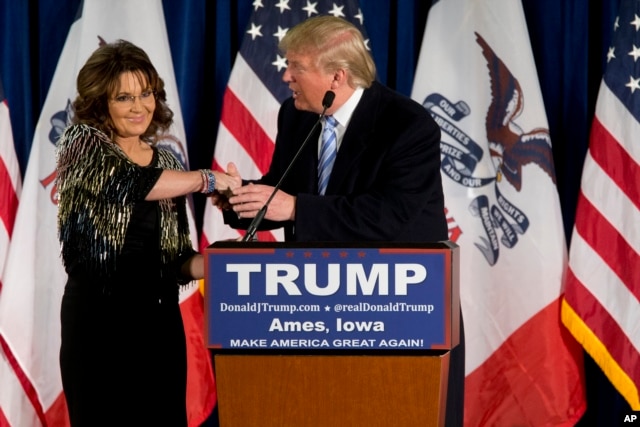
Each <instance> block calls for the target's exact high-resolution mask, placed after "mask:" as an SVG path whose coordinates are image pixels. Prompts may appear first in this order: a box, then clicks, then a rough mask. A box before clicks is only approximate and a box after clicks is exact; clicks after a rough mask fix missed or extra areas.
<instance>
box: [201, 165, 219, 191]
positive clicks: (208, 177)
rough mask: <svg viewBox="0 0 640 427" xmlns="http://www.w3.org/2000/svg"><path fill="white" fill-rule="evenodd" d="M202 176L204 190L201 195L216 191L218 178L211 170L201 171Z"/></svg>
mask: <svg viewBox="0 0 640 427" xmlns="http://www.w3.org/2000/svg"><path fill="white" fill-rule="evenodd" d="M200 175H202V190H200V192H201V193H204V194H211V193H213V192H214V191H215V189H216V176H215V175H214V174H213V171H212V170H211V169H200Z"/></svg>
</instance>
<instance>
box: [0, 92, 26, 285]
mask: <svg viewBox="0 0 640 427" xmlns="http://www.w3.org/2000/svg"><path fill="white" fill-rule="evenodd" d="M21 188H22V180H21V177H20V166H19V165H18V158H17V157H16V152H15V147H14V145H13V135H12V131H11V121H10V117H9V106H8V104H7V100H6V99H5V98H4V91H3V89H2V82H1V81H0V292H2V272H3V271H4V264H5V261H6V257H7V251H8V249H9V243H10V242H11V234H12V232H13V223H14V222H15V219H16V211H17V210H18V198H19V196H20V190H21Z"/></svg>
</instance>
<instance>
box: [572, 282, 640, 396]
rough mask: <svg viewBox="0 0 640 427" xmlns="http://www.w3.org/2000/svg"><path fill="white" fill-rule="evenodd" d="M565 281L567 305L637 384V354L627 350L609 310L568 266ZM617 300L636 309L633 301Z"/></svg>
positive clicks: (629, 345)
mask: <svg viewBox="0 0 640 427" xmlns="http://www.w3.org/2000/svg"><path fill="white" fill-rule="evenodd" d="M566 283H567V286H566V289H567V290H566V292H565V295H564V297H565V299H566V300H567V302H568V303H569V305H570V306H571V307H572V308H573V310H574V311H575V312H576V313H577V315H578V316H579V317H580V318H581V319H582V321H583V322H584V323H585V324H586V325H587V326H588V327H589V329H590V330H591V331H592V332H593V333H594V334H595V335H596V336H597V337H598V339H599V340H600V341H601V342H602V344H603V345H604V346H605V347H606V349H607V351H608V352H609V354H610V355H611V357H612V358H613V359H614V360H615V361H616V363H618V365H619V366H620V368H621V369H622V370H623V371H625V372H626V373H627V375H628V376H629V378H631V381H633V382H634V383H635V384H639V383H640V370H638V369H637V367H638V366H640V357H639V355H638V352H636V351H629V349H632V348H634V346H633V343H632V342H631V341H630V340H629V337H627V335H626V334H625V333H624V331H623V330H622V329H621V328H620V325H618V323H617V322H616V320H615V319H614V318H613V317H612V316H611V313H609V311H608V310H607V309H606V308H605V307H604V306H602V304H600V301H598V300H597V299H596V298H595V297H594V296H593V294H592V293H591V292H590V291H589V290H588V289H587V288H585V286H584V285H583V284H582V282H580V280H579V279H578V278H577V277H576V276H575V274H573V271H572V270H571V269H569V270H568V271H567V281H566ZM617 304H621V305H623V304H632V308H631V309H632V310H636V309H637V308H636V303H635V302H621V301H618V302H617Z"/></svg>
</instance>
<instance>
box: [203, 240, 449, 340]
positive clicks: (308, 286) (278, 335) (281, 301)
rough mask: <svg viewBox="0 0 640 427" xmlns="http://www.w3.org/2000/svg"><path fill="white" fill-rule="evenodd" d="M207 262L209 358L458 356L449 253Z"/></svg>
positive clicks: (344, 252) (245, 256)
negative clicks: (367, 353) (335, 353)
mask: <svg viewBox="0 0 640 427" xmlns="http://www.w3.org/2000/svg"><path fill="white" fill-rule="evenodd" d="M206 257H207V261H206V265H207V276H206V279H207V288H206V295H205V297H206V308H205V309H206V313H207V345H208V346H209V347H211V348H218V349H268V350H282V349H297V350H322V349H327V350H354V349H358V350H362V349H371V350H402V349H425V350H427V349H445V348H450V345H451V342H450V341H451V340H450V327H451V325H450V322H451V289H450V281H451V272H450V269H451V259H450V256H449V252H448V251H444V250H433V249H420V248H417V249H415V248H410V249H406V248H402V249H398V248H330V247H329V248H327V247H321V248H308V247H307V248H300V249H296V248H291V247H270V248H263V249H260V248H256V247H252V248H247V247H244V248H225V247H222V248H210V249H207V253H206Z"/></svg>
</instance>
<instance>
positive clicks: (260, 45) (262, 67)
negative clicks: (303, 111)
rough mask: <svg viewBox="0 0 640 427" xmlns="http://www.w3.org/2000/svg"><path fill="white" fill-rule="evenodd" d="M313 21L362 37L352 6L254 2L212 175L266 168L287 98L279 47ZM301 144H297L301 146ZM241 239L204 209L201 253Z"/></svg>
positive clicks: (268, 234) (252, 173)
mask: <svg viewBox="0 0 640 427" xmlns="http://www.w3.org/2000/svg"><path fill="white" fill-rule="evenodd" d="M316 15H334V16H338V17H340V18H344V19H346V20H348V21H350V22H352V23H353V24H354V25H356V26H357V27H358V28H359V29H360V31H362V33H363V34H364V35H365V38H366V31H365V30H364V17H363V15H362V11H361V10H360V9H359V8H358V2H357V1H354V0H338V1H327V0H319V1H316V2H302V1H295V2H286V1H285V2H283V1H276V0H266V1H262V2H254V11H253V13H252V15H251V19H250V20H249V25H248V26H247V30H246V31H245V35H244V39H243V41H242V44H241V46H240V51H239V52H238V55H237V56H236V60H235V63H234V65H233V69H232V70H231V75H230V77H229V83H228V84H227V88H226V90H225V93H224V98H223V105H222V116H221V118H220V127H219V129H218V138H217V140H216V147H215V152H214V156H213V157H214V158H213V162H212V169H220V168H223V169H225V168H226V167H227V163H229V162H234V163H235V164H236V166H237V167H238V170H239V171H240V175H241V176H242V178H244V179H257V178H260V177H261V176H262V175H263V174H265V173H266V172H267V170H268V168H269V164H270V163H271V156H272V154H273V148H274V142H275V140H276V131H277V126H276V121H277V116H278V110H279V109H280V104H281V103H282V102H283V101H284V100H285V99H287V98H288V97H289V96H291V91H290V90H289V88H288V86H287V84H286V83H284V82H283V81H282V74H283V73H284V70H285V68H286V66H287V64H286V61H285V59H284V58H283V57H282V55H281V53H280V52H279V51H278V43H279V42H280V40H281V39H282V37H283V36H284V35H285V33H286V32H287V30H288V29H289V28H291V27H293V26H294V25H296V24H297V23H299V22H302V21H303V20H305V19H307V18H310V17H312V16H316ZM300 143H302V141H300ZM239 236H240V234H239V232H238V231H237V230H233V229H231V228H230V227H228V226H226V225H225V224H224V220H223V218H222V213H221V212H220V211H219V210H218V209H216V208H214V207H213V206H211V205H210V204H207V205H206V208H205V212H204V219H203V226H202V238H201V239H200V244H201V247H206V246H208V245H209V244H211V243H213V242H216V241H218V240H225V239H235V238H238V237H239ZM258 239H259V240H262V241H273V240H282V239H283V234H282V230H274V231H265V232H262V231H261V232H258Z"/></svg>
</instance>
